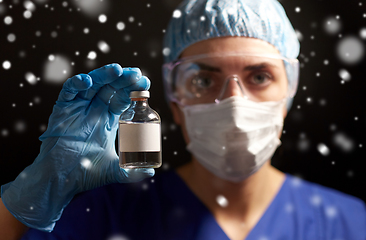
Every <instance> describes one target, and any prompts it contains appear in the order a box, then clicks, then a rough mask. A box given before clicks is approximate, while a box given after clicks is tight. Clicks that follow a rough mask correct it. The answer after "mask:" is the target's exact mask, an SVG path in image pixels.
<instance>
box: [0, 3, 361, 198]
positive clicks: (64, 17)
mask: <svg viewBox="0 0 366 240" xmlns="http://www.w3.org/2000/svg"><path fill="white" fill-rule="evenodd" d="M178 2H179V1H177V0H151V1H145V0H139V1H136V0H103V1H100V0H65V1H55V0H33V1H32V3H33V5H32V4H31V3H30V1H21V0H0V103H1V104H0V123H1V125H0V149H1V154H0V184H4V183H7V182H9V181H12V180H13V179H14V178H15V177H16V176H17V175H18V174H19V173H20V172H21V171H22V170H23V169H24V168H25V167H26V166H27V165H29V164H31V163H32V162H33V160H34V159H35V158H36V156H37V154H38V152H39V147H40V141H39V140H38V137H39V136H40V135H41V134H42V132H43V131H44V130H45V128H46V126H47V121H48V117H49V115H50V113H51V111H52V106H53V104H54V102H55V101H56V99H57V95H58V92H59V91H60V89H61V87H62V83H63V82H64V81H65V80H66V79H67V78H68V77H70V76H72V75H74V74H77V73H87V72H89V71H91V70H92V69H94V68H96V67H100V66H102V65H104V64H107V63H112V62H117V63H120V64H121V65H122V66H123V67H129V66H137V67H140V68H141V69H142V71H143V74H145V75H147V76H148V77H149V78H150V79H151V81H152V87H151V96H152V97H151V98H150V100H149V102H150V105H151V107H152V108H154V109H155V110H157V111H158V112H159V114H160V116H161V118H162V124H163V137H164V139H165V140H163V162H164V163H163V167H162V168H160V169H159V170H158V171H164V170H166V169H169V168H173V167H176V166H179V165H181V164H182V163H184V162H186V161H187V160H188V159H189V155H188V153H187V152H186V151H185V145H184V142H183V139H182V137H181V134H180V129H179V128H178V127H177V126H175V125H174V123H173V121H172V118H171V116H170V112H169V108H168V106H167V104H166V102H165V99H164V96H163V87H162V80H161V64H162V62H163V56H162V44H161V42H162V37H163V35H164V29H165V28H166V24H167V22H168V20H169V19H170V17H171V15H172V12H173V10H174V9H175V6H176V5H177V3H178ZM281 3H282V4H283V6H284V8H285V10H286V12H287V15H288V16H289V18H290V20H291V22H292V24H293V26H294V28H295V29H296V30H298V31H299V33H301V34H299V38H300V39H301V55H300V56H299V60H300V62H301V70H300V75H301V77H300V83H299V89H298V93H297V95H296V97H295V99H294V104H293V107H292V109H291V111H290V112H289V114H288V117H287V118H286V120H285V127H284V130H285V133H284V134H283V136H282V139H281V140H282V146H281V147H280V148H279V149H278V150H277V152H276V154H275V156H274V157H273V159H272V163H273V165H274V166H276V167H277V168H279V169H280V170H282V171H285V172H288V173H291V174H295V175H297V176H299V177H302V178H304V179H306V180H309V181H313V182H317V183H320V184H322V185H325V186H328V187H332V188H335V189H337V190H339V191H342V192H345V193H348V194H351V195H354V196H356V197H359V198H362V199H363V200H364V201H365V200H366V192H365V189H366V184H365V179H366V177H365V176H366V168H365V160H366V153H365V148H366V146H365V140H366V137H365V133H366V131H365V130H366V129H365V128H366V122H365V100H364V99H365V95H366V92H365V89H366V88H365V81H366V69H365V68H366V67H365V59H364V57H363V56H364V52H363V48H364V47H365V33H364V32H362V29H366V2H364V1H354V0H349V1H332V0H323V1H320V0H282V1H281ZM93 7H94V10H93ZM27 8H28V9H29V10H30V12H31V15H32V16H31V17H30V18H26V17H24V12H25V11H26V10H27ZM297 8H299V9H298V10H296V9H297ZM27 14H29V13H26V15H27ZM100 14H105V15H106V16H107V21H106V22H104V23H102V22H100V21H99V20H98V17H99V15H100ZM9 16H10V17H11V18H12V22H11V23H10V24H9V21H8V20H9V18H7V17H9ZM337 16H338V17H337ZM131 17H132V18H133V19H132V18H131ZM329 18H333V20H331V21H330V20H329ZM334 18H335V19H336V20H335V19H334ZM337 18H338V19H337ZM118 22H123V23H124V25H125V28H124V29H123V30H118V29H117V23H118ZM337 24H339V25H340V28H339V29H337ZM86 28H87V29H88V30H89V32H87V33H85V29H86ZM331 32H333V33H331ZM362 33H363V34H362ZM11 34H13V35H11ZM300 35H301V36H300ZM14 36H15V39H14ZM349 36H353V38H354V39H355V40H354V41H356V42H352V41H351V42H350V43H349V44H348V45H347V43H346V44H345V50H344V51H346V52H349V54H350V55H349V56H348V58H347V56H346V57H345V56H344V55H343V57H339V56H338V54H337V50H342V49H343V48H342V46H341V45H339V44H341V43H342V41H343V40H345V41H346V40H347V38H348V37H349ZM100 41H104V42H105V43H107V44H108V46H109V49H110V51H109V52H107V51H105V50H103V48H101V49H100V48H99V47H98V43H99V42H100ZM343 43H344V42H343ZM357 43H359V46H358V45H357ZM91 51H94V52H95V53H96V58H95V59H89V58H88V55H89V53H90V52H91ZM76 52H78V54H77V53H76ZM343 53H344V52H343ZM357 54H360V56H361V57H359V58H357ZM50 55H53V56H54V57H55V59H54V60H52V61H50V60H49V59H50V57H49V56H50ZM51 59H52V58H51ZM347 59H348V61H347ZM349 59H355V61H354V63H350V62H349ZM5 61H9V62H10V63H11V67H10V68H8V69H6V67H5V68H4V65H3V63H4V62H5ZM62 62H65V63H66V65H65V66H62ZM5 65H6V64H5ZM47 69H50V71H51V75H49V74H48V75H47V74H46V70H47ZM65 69H66V70H67V71H66V72H65V73H64V72H63V70H65ZM340 70H345V71H347V72H348V73H349V75H350V79H349V80H347V79H348V78H347V77H345V76H344V75H342V74H339V72H340ZM32 76H35V78H36V80H35V78H32ZM342 78H343V79H344V82H342ZM27 79H28V80H27ZM319 144H324V145H325V146H327V149H328V154H324V152H323V151H319V148H318V146H319ZM321 152H323V154H322V153H321Z"/></svg>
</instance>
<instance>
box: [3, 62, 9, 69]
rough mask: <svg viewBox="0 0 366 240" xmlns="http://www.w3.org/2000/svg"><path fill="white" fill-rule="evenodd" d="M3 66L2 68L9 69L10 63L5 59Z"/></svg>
mask: <svg viewBox="0 0 366 240" xmlns="http://www.w3.org/2000/svg"><path fill="white" fill-rule="evenodd" d="M3 68H4V69H5V70H8V69H10V68H11V63H10V62H9V61H8V60H5V61H4V62H3Z"/></svg>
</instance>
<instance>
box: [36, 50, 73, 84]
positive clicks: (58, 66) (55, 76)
mask: <svg viewBox="0 0 366 240" xmlns="http://www.w3.org/2000/svg"><path fill="white" fill-rule="evenodd" d="M71 74H72V73H71V64H70V61H69V60H68V59H67V58H66V57H64V56H62V55H49V57H48V61H46V63H45V64H44V66H43V79H44V80H45V81H46V82H48V83H53V84H62V83H64V82H65V80H66V79H67V78H68V77H70V76H71Z"/></svg>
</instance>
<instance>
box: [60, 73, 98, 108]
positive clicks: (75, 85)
mask: <svg viewBox="0 0 366 240" xmlns="http://www.w3.org/2000/svg"><path fill="white" fill-rule="evenodd" d="M92 84H93V83H92V79H91V77H90V76H89V75H87V74H79V75H75V76H73V77H71V78H69V79H67V81H66V82H65V83H64V85H63V87H62V89H61V92H60V94H59V96H58V99H57V101H59V102H68V101H71V100H74V98H75V96H76V95H77V94H78V93H79V92H81V91H85V90H87V89H88V88H90V87H91V86H92Z"/></svg>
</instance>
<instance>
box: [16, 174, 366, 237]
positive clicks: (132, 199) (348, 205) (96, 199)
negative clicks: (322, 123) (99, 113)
mask: <svg viewBox="0 0 366 240" xmlns="http://www.w3.org/2000/svg"><path fill="white" fill-rule="evenodd" d="M22 239H24V240H26V239H37V240H42V239H58V240H59V239H65V240H66V239H68V240H70V239H75V240H80V239H98V240H99V239H101V240H144V239H149V240H153V239H163V240H169V239H174V240H180V239H182V240H228V239H229V238H228V237H227V235H226V234H225V233H224V232H223V230H222V229H221V228H220V226H219V225H218V223H217V222H216V220H215V219H214V217H213V215H212V214H211V212H210V211H209V210H208V208H207V207H206V206H205V205H204V204H203V203H202V202H201V201H200V200H199V199H198V198H197V197H196V196H195V195H194V194H193V192H192V191H191V190H190V189H189V188H188V187H187V185H186V184H185V183H184V182H183V180H182V179H181V178H180V177H179V176H178V175H177V174H176V172H175V171H168V172H164V173H161V174H157V175H156V176H154V177H153V178H150V179H145V180H144V181H142V182H139V183H132V184H111V185H107V186H104V187H100V188H97V189H94V190H91V191H87V192H84V193H81V194H78V195H76V196H75V197H74V199H73V200H72V201H71V202H70V204H69V205H68V206H67V207H66V208H65V210H64V212H63V214H62V217H61V219H60V220H59V221H58V222H57V223H56V227H55V229H54V231H53V232H51V233H46V232H41V231H38V230H35V229H30V230H29V231H28V232H27V233H26V234H25V236H24V237H23V238H22ZM246 239H247V240H279V239H280V240H287V239H289V240H290V239H291V240H317V239H319V240H326V239H327V240H328V239H329V240H365V239H366V210H365V204H364V202H363V201H361V200H360V199H358V198H355V197H353V196H350V195H347V194H344V193H341V192H338V191H336V190H333V189H330V188H326V187H323V186H320V185H318V184H314V183H310V182H307V181H304V180H301V179H299V178H296V177H294V176H291V175H289V174H286V179H285V181H284V183H283V185H282V187H281V189H280V190H279V192H278V193H277V195H276V197H275V198H274V200H273V202H272V203H271V204H270V206H269V207H268V209H267V210H266V212H265V213H264V214H263V216H262V218H261V219H260V220H259V222H258V223H257V225H256V226H255V227H254V228H253V229H252V231H251V232H250V233H249V235H248V236H247V238H246Z"/></svg>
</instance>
